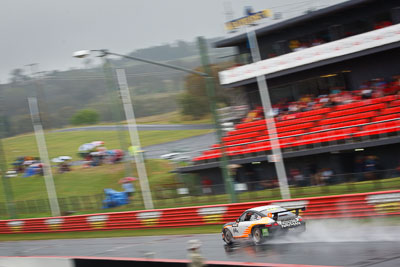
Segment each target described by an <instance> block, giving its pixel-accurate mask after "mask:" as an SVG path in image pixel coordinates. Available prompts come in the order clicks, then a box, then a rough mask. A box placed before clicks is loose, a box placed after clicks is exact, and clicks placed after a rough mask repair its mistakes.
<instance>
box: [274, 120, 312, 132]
mask: <svg viewBox="0 0 400 267" xmlns="http://www.w3.org/2000/svg"><path fill="white" fill-rule="evenodd" d="M313 126H314V123H313V122H305V123H299V124H294V125H290V126H285V127H279V128H277V131H278V133H283V132H290V131H295V130H302V129H308V128H311V127H313Z"/></svg>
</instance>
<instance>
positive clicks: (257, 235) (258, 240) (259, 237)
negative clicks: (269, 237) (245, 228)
mask: <svg viewBox="0 0 400 267" xmlns="http://www.w3.org/2000/svg"><path fill="white" fill-rule="evenodd" d="M252 236H253V242H254V244H256V245H259V244H262V243H264V241H265V239H264V237H263V234H262V231H261V229H260V228H255V229H253V232H252Z"/></svg>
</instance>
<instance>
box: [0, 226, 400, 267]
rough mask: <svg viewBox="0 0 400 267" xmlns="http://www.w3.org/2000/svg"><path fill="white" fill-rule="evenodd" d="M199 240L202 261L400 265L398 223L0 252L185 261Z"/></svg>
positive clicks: (16, 246) (52, 243) (0, 252)
mask: <svg viewBox="0 0 400 267" xmlns="http://www.w3.org/2000/svg"><path fill="white" fill-rule="evenodd" d="M191 239H200V240H201V242H202V244H203V245H202V248H201V251H202V254H203V256H204V257H205V258H206V259H207V260H222V261H240V262H269V263H286V264H311V265H337V266H360V267H361V266H384V267H385V266H400V253H399V252H400V241H399V240H400V226H379V224H377V225H375V226H373V228H371V226H366V225H358V224H356V223H354V222H347V223H337V222H329V221H328V222H323V221H318V222H309V223H308V227H307V232H306V233H303V234H302V235H300V236H298V237H286V238H284V239H279V240H274V241H269V242H268V243H267V244H264V245H259V246H254V245H252V244H251V243H250V242H248V241H241V242H239V243H237V244H236V245H234V246H231V247H228V246H226V245H224V243H223V241H222V240H221V236H220V234H203V235H180V236H150V237H122V238H97V239H71V240H41V241H19V242H1V243H0V256H39V255H42V256H49V255H51V256H96V257H146V256H147V257H148V256H149V255H152V257H154V258H168V259H186V258H187V251H186V247H187V242H188V241H189V240H191Z"/></svg>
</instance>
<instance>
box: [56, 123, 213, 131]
mask: <svg viewBox="0 0 400 267" xmlns="http://www.w3.org/2000/svg"><path fill="white" fill-rule="evenodd" d="M118 127H122V128H123V129H124V130H128V126H127V125H120V126H118ZM117 129H118V128H117V126H115V125H101V126H85V127H74V128H66V129H60V130H54V132H73V131H115V130H117ZM137 129H138V131H171V130H208V129H214V125H212V124H138V125H137Z"/></svg>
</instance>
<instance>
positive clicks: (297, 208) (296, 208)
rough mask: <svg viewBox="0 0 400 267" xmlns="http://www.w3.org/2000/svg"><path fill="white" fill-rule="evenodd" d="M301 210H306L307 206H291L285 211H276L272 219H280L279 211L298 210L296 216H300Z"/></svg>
mask: <svg viewBox="0 0 400 267" xmlns="http://www.w3.org/2000/svg"><path fill="white" fill-rule="evenodd" d="M300 210H302V211H305V210H306V207H305V206H297V207H290V208H286V210H285V211H278V212H274V213H273V217H272V219H273V220H274V221H276V220H277V219H278V215H279V213H284V212H287V211H295V212H296V216H299V213H300Z"/></svg>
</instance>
